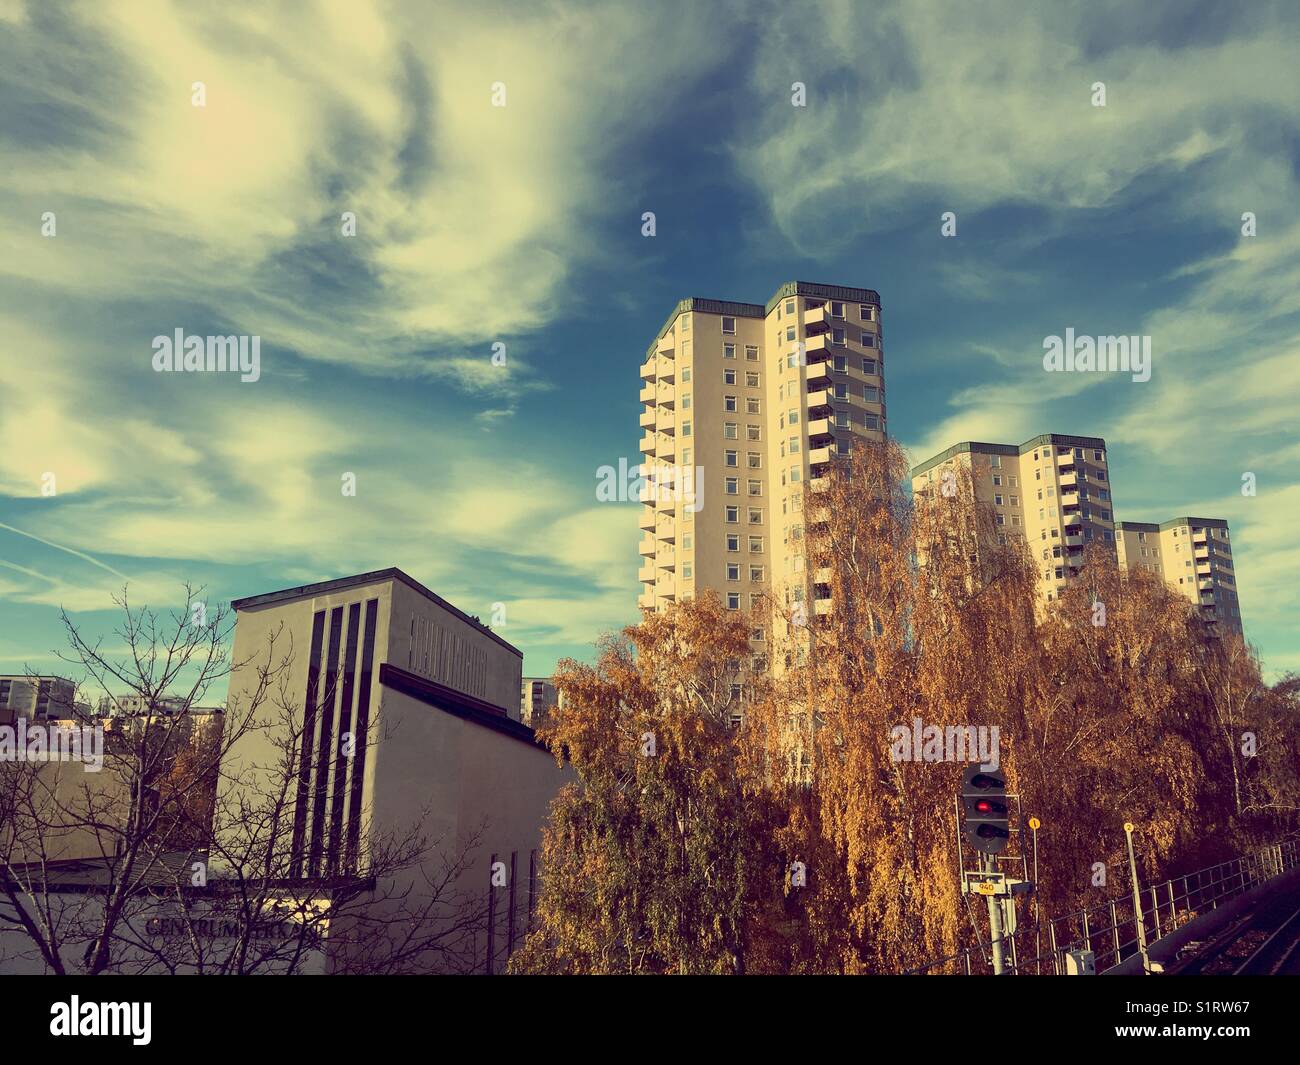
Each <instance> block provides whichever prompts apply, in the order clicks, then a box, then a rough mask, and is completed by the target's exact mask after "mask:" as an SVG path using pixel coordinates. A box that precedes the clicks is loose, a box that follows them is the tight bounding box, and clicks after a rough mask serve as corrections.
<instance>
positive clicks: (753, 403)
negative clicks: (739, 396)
mask: <svg viewBox="0 0 1300 1065" xmlns="http://www.w3.org/2000/svg"><path fill="white" fill-rule="evenodd" d="M745 413H746V414H757V413H758V400H757V399H754V398H753V397H750V398H749V399H746V400H745Z"/></svg>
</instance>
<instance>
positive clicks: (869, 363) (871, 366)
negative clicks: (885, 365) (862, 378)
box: [862, 359, 876, 374]
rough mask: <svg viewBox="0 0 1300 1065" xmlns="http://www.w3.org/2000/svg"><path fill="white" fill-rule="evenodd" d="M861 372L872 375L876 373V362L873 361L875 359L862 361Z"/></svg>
mask: <svg viewBox="0 0 1300 1065" xmlns="http://www.w3.org/2000/svg"><path fill="white" fill-rule="evenodd" d="M862 372H863V373H869V374H874V373H875V372H876V360H875V359H863V360H862Z"/></svg>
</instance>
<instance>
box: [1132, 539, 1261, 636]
mask: <svg viewBox="0 0 1300 1065" xmlns="http://www.w3.org/2000/svg"><path fill="white" fill-rule="evenodd" d="M1117 533H1118V536H1117V540H1118V546H1119V563H1120V565H1121V566H1123V567H1124V568H1125V569H1128V570H1135V569H1145V570H1150V571H1151V572H1152V573H1157V574H1159V575H1160V576H1162V577H1163V578H1164V579H1165V581H1166V582H1167V583H1168V584H1169V585H1170V586H1171V587H1173V588H1175V589H1176V590H1178V591H1179V592H1181V593H1182V594H1183V595H1184V596H1186V597H1187V599H1188V600H1189V601H1191V602H1192V603H1194V604H1195V605H1196V607H1197V610H1198V612H1199V613H1200V615H1201V617H1202V618H1203V619H1204V620H1205V621H1207V622H1210V623H1212V624H1214V625H1215V626H1216V628H1217V629H1219V630H1220V631H1225V632H1234V633H1236V634H1237V635H1238V636H1240V635H1242V625H1241V607H1240V604H1239V602H1238V600H1237V578H1236V573H1235V571H1234V570H1233V565H1232V545H1231V543H1230V542H1229V537H1228V523H1227V522H1226V521H1224V520H1223V519H1222V518H1171V519H1170V520H1169V521H1165V522H1161V523H1160V524H1158V525H1157V524H1155V523H1154V522H1144V521H1122V522H1120V523H1119V526H1118V528H1117Z"/></svg>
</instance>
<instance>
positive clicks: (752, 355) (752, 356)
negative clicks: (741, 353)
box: [745, 344, 758, 362]
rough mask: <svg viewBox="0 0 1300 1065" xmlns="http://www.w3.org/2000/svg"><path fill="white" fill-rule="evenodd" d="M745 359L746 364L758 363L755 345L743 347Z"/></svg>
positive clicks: (756, 346)
mask: <svg viewBox="0 0 1300 1065" xmlns="http://www.w3.org/2000/svg"><path fill="white" fill-rule="evenodd" d="M745 359H746V361H748V362H758V345H756V344H746V345H745Z"/></svg>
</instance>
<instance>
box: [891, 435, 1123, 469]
mask: <svg viewBox="0 0 1300 1065" xmlns="http://www.w3.org/2000/svg"><path fill="white" fill-rule="evenodd" d="M1044 444H1060V445H1062V446H1065V447H1087V448H1093V449H1095V450H1100V451H1104V450H1106V441H1105V440H1103V439H1102V438H1101V437H1100V436H1071V435H1070V434H1068V433H1040V434H1039V435H1038V436H1035V437H1031V438H1030V439H1028V440H1026V441H1025V442H1024V443H1023V444H989V443H985V442H983V441H980V440H963V441H962V442H961V443H959V444H953V445H952V447H950V448H948V450H946V451H941V452H939V454H937V455H933V456H931V457H930V458H928V459H926V460H925V461H924V462H922V463H921V464H920V465H919V466H913V467H912V476H913V477H919V476H920V475H921V474H923V473H925V471H926V470H930V469H933V468H934V467H935V466H938V465H940V464H941V463H944V462H947V461H948V460H949V459H950V458H952V457H953V456H954V455H961V454H965V453H966V452H970V451H973V452H975V453H976V454H980V455H1023V454H1024V453H1025V452H1026V451H1030V450H1032V449H1033V448H1036V447H1042V446H1043V445H1044Z"/></svg>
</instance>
